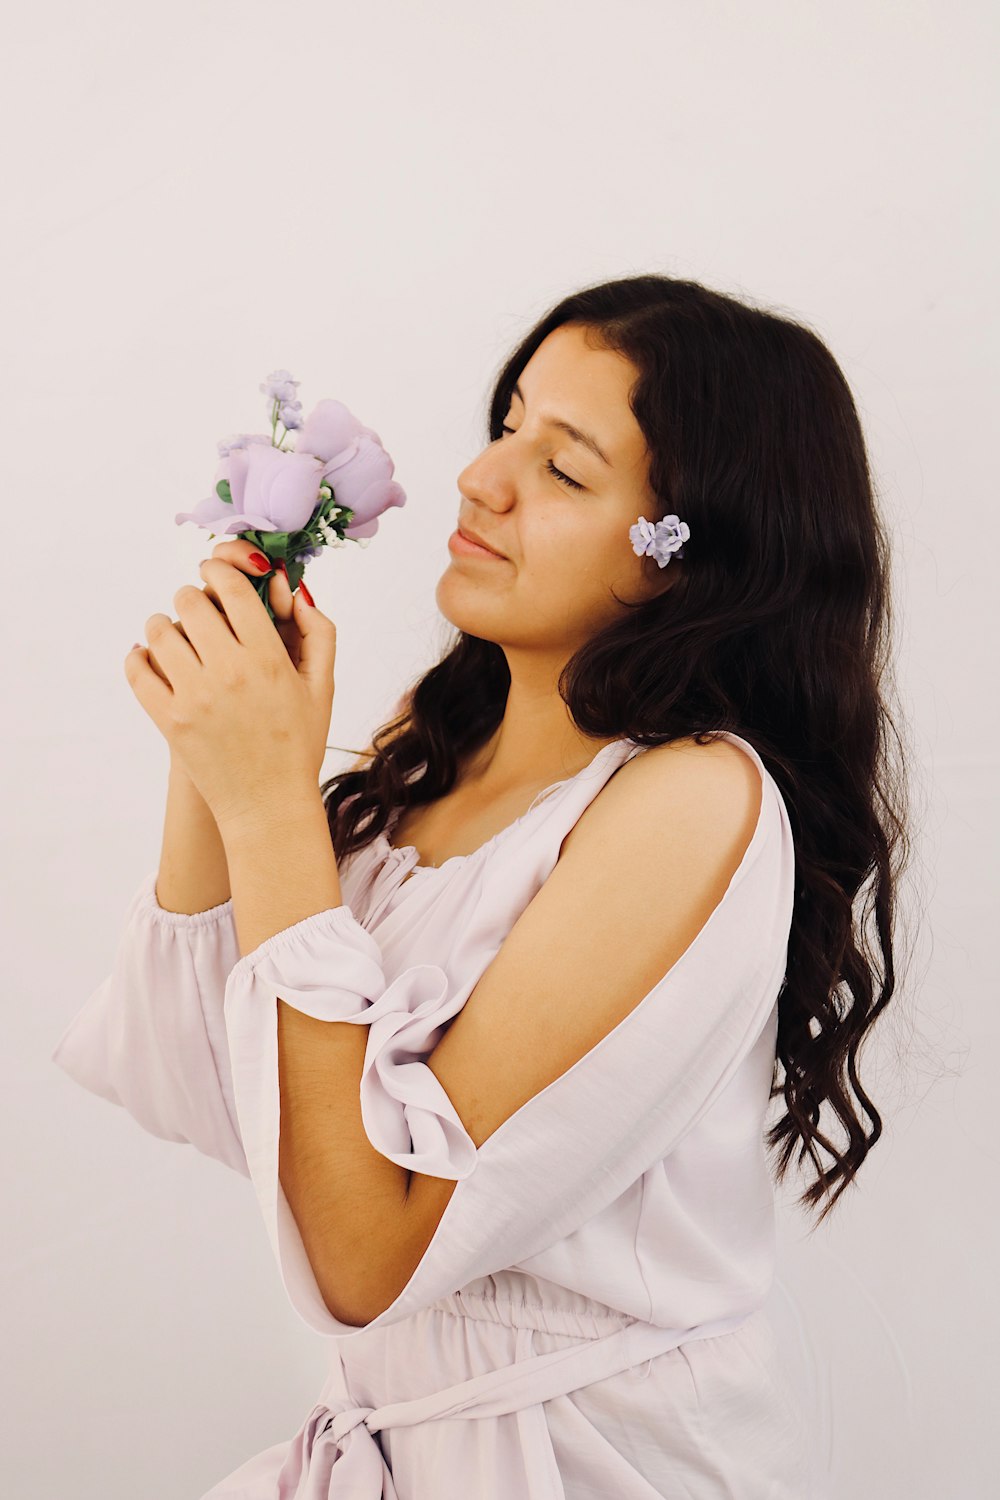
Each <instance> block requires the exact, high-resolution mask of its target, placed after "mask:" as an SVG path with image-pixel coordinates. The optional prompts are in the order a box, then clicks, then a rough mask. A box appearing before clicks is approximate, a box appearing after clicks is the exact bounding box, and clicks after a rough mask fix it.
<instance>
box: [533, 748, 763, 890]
mask: <svg viewBox="0 0 1000 1500" xmlns="http://www.w3.org/2000/svg"><path fill="white" fill-rule="evenodd" d="M762 797H763V785H762V780H761V775H760V771H759V770H758V768H757V766H756V765H755V763H754V762H753V761H752V760H751V758H750V756H749V755H747V754H746V753H745V751H744V750H742V749H741V748H740V747H739V746H738V745H735V744H733V743H732V741H730V740H713V741H709V742H708V743H706V744H699V743H698V742H697V741H696V740H694V739H692V738H685V739H682V740H674V741H672V742H671V743H670V744H667V745H657V746H654V747H651V748H650V749H647V750H642V751H640V752H639V753H638V754H637V755H634V756H633V757H632V759H631V760H629V761H627V762H626V763H625V764H624V765H623V766H621V767H620V769H619V770H617V771H616V772H614V774H613V775H612V776H611V777H610V779H609V780H608V782H607V783H606V785H605V786H604V787H602V788H601V791H600V792H599V793H598V795H597V796H596V797H595V798H594V800H593V802H591V803H590V805H589V806H588V807H587V808H586V809H585V810H584V812H583V814H582V815H581V817H580V818H579V819H578V820H577V822H576V823H575V824H574V826H573V828H572V829H570V832H569V833H568V834H567V836H566V838H565V839H564V840H563V845H562V851H561V857H565V855H567V854H569V853H570V851H571V849H572V851H573V856H574V858H573V863H574V865H578V864H579V863H580V861H582V860H583V861H585V860H587V859H588V858H597V857H601V858H602V859H603V858H606V857H607V854H608V851H609V849H614V848H617V849H619V850H621V851H623V853H624V854H625V857H626V858H628V859H629V860H630V861H632V860H634V859H635V858H636V856H637V855H639V854H640V853H643V852H644V853H645V855H646V856H647V858H648V859H649V860H650V861H652V862H653V863H654V864H657V863H659V862H660V861H662V859H663V857H664V855H665V854H666V853H668V852H670V853H672V854H673V855H674V856H675V857H678V856H679V857H681V859H682V862H683V864H684V866H685V868H686V869H687V871H688V874H689V875H696V874H697V872H698V869H699V868H701V869H703V870H705V871H707V870H709V869H711V868H712V867H714V868H716V869H717V870H720V873H721V869H729V872H730V874H731V873H732V871H733V870H735V868H736V867H737V866H738V864H739V862H740V860H741V859H742V857H743V853H744V852H745V850H746V848H747V847H748V845H749V843H750V840H751V839H752V837H753V834H754V831H755V829H756V827H757V823H758V820H759V816H760V810H761V802H762ZM734 861H735V863H734ZM730 867H731V868H730ZM727 878H728V877H727Z"/></svg>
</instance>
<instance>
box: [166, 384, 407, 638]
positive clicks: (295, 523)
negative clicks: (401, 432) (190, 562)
mask: <svg viewBox="0 0 1000 1500" xmlns="http://www.w3.org/2000/svg"><path fill="white" fill-rule="evenodd" d="M298 385H299V381H297V380H293V379H292V377H291V375H290V374H289V372H288V371H287V370H273V371H272V372H271V374H270V375H269V376H268V377H267V379H266V380H265V381H264V383H263V384H262V385H261V387H260V389H261V391H262V392H263V393H264V395H265V396H266V397H267V398H268V412H269V416H270V419H271V433H270V436H268V435H267V434H266V433H256V432H250V433H248V432H243V433H239V434H238V435H236V436H234V437H230V438H224V439H223V440H222V441H221V442H220V443H219V444H218V450H219V458H220V459H221V462H220V464H219V466H218V468H217V469H216V471H215V489H214V492H213V493H212V494H211V495H209V496H207V498H206V499H204V500H202V501H200V502H199V503H198V504H197V505H196V506H195V508H194V510H193V511H178V513H177V515H176V516H175V517H174V520H175V522H176V523H177V525H178V526H181V525H183V523H184V522H185V521H194V523H195V524H196V525H197V526H204V527H205V528H206V530H208V528H210V527H216V526H218V528H219V533H220V534H221V535H222V536H233V535H236V536H238V537H240V538H242V539H245V540H246V541H248V542H252V543H253V545H254V546H255V547H257V548H259V550H260V551H261V552H263V553H265V554H266V556H267V557H268V558H269V559H270V561H271V562H272V563H276V562H283V563H284V564H285V568H286V571H287V574H288V585H289V587H290V588H291V590H292V592H293V593H294V591H295V590H296V589H297V588H298V586H299V583H300V582H301V580H302V574H303V572H304V571H305V564H306V562H307V561H308V559H309V558H311V557H318V556H319V554H320V552H321V551H322V550H323V548H324V547H345V546H346V545H347V543H348V542H349V541H351V542H357V544H358V546H359V547H367V546H368V543H369V541H370V540H371V538H372V537H373V536H374V534H375V533H376V531H377V530H378V517H379V516H380V515H381V514H382V512H383V511H386V510H389V509H390V507H391V506H394V505H405V504H406V494H405V492H404V490H403V489H402V487H401V486H400V485H399V484H397V483H396V481H395V480H394V479H393V478H392V474H393V470H394V468H395V465H394V464H393V461H392V459H391V458H390V457H389V454H388V453H387V452H386V450H385V449H384V448H383V446H382V440H381V438H380V437H379V435H378V433H377V432H373V431H372V429H371V428H370V427H365V426H363V425H362V423H361V422H359V421H358V419H357V418H356V417H354V416H352V414H351V413H350V412H349V411H348V409H347V407H346V406H344V405H343V403H342V402H340V401H331V400H324V401H320V402H319V404H318V405H317V406H315V407H314V408H313V410H312V411H311V412H310V413H309V415H308V416H307V417H306V418H305V420H303V417H302V403H301V401H299V399H298V397H297V395H296V388H297V386H298ZM279 419H280V421H281V425H282V429H283V431H282V436H281V441H280V443H279V442H278V441H277V426H278V422H279ZM293 431H294V432H297V434H298V438H297V441H296V444H295V447H294V448H286V447H285V440H286V438H287V437H288V435H289V433H290V432H293ZM209 534H210V535H211V536H213V537H214V536H215V535H216V532H215V531H214V530H212V531H210V533H209ZM270 577H271V575H270V574H268V575H266V576H265V577H263V578H253V579H251V580H250V581H251V583H253V585H254V587H255V588H256V589H257V592H258V594H259V595H260V597H261V600H262V601H263V604H264V607H265V608H266V610H267V612H268V614H269V615H270V616H271V618H272V620H273V619H274V613H273V611H272V609H271V605H270V600H269V596H268V585H269V583H270Z"/></svg>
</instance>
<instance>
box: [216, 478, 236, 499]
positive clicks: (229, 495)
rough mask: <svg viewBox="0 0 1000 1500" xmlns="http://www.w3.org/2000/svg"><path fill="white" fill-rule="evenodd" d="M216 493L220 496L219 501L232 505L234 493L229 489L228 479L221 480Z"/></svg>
mask: <svg viewBox="0 0 1000 1500" xmlns="http://www.w3.org/2000/svg"><path fill="white" fill-rule="evenodd" d="M215 493H216V494H217V495H218V497H219V499H220V500H224V501H225V503H226V504H227V505H232V503H233V492H232V490H231V489H230V488H229V480H228V479H220V480H219V482H218V484H217V485H216V486H215Z"/></svg>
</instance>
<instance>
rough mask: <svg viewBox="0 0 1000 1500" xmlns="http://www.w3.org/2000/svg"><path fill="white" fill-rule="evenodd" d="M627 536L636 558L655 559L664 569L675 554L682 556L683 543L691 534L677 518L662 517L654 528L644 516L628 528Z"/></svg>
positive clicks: (685, 523) (683, 522) (685, 524)
mask: <svg viewBox="0 0 1000 1500" xmlns="http://www.w3.org/2000/svg"><path fill="white" fill-rule="evenodd" d="M628 535H629V541H630V542H631V543H632V551H633V552H634V553H635V555H636V556H637V557H655V558H656V561H657V563H658V564H659V566H660V567H661V568H665V567H666V566H667V563H668V562H669V561H670V559H671V558H672V557H673V556H674V554H675V553H676V554H677V556H678V557H683V556H684V543H685V542H686V541H687V540H688V538H689V537H690V535H691V532H690V530H689V529H688V524H687V522H686V521H681V520H679V519H678V517H677V516H664V517H663V518H662V520H659V521H657V523H656V525H655V526H654V525H653V524H652V523H651V522H649V521H647V520H646V517H645V516H640V517H639V519H638V521H637V522H636V524H635V525H634V526H630V527H629V532H628Z"/></svg>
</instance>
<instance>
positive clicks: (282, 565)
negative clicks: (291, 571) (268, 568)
mask: <svg viewBox="0 0 1000 1500" xmlns="http://www.w3.org/2000/svg"><path fill="white" fill-rule="evenodd" d="M274 566H275V567H276V568H279V569H280V570H281V572H282V573H284V575H285V577H286V578H287V577H288V569H287V568H286V567H285V563H284V560H283V558H280V557H279V558H278V561H277V562H276V563H275V565H274Z"/></svg>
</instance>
